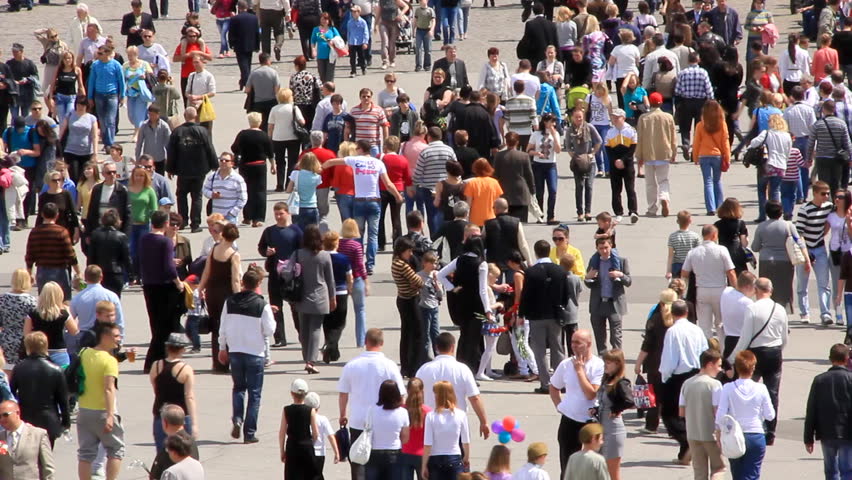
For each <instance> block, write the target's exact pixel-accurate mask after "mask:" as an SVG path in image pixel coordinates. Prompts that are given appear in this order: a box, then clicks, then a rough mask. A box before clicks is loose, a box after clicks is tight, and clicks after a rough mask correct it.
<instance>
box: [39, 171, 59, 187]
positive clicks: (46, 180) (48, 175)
mask: <svg viewBox="0 0 852 480" xmlns="http://www.w3.org/2000/svg"><path fill="white" fill-rule="evenodd" d="M54 175H59V181H60V182H63V180H64V178H63V176H62V172H59V171H56V170H51V171H49V172H47V173H45V174H44V178H43V179H42V181H43V182H44V183H45V184H47V185H50V182H52V181H53V179H52V178H51V177H53V176H54Z"/></svg>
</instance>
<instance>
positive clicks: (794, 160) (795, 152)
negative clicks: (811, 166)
mask: <svg viewBox="0 0 852 480" xmlns="http://www.w3.org/2000/svg"><path fill="white" fill-rule="evenodd" d="M807 166H808V164H807V163H805V158H804V157H802V152H800V151H799V149H798V148H796V147H792V148H791V149H790V158H788V159H787V170H784V177H783V178H782V179H781V181H784V182H798V181H799V168H805V167H807Z"/></svg>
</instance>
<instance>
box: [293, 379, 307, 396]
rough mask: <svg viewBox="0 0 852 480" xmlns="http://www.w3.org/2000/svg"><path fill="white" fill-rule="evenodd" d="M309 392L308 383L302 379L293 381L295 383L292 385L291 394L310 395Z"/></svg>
mask: <svg viewBox="0 0 852 480" xmlns="http://www.w3.org/2000/svg"><path fill="white" fill-rule="evenodd" d="M308 390H309V389H308V382H306V381H304V380H302V379H301V378H297V379H295V380H293V383H291V384H290V392H291V393H308Z"/></svg>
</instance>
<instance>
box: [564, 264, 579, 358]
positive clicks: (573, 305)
mask: <svg viewBox="0 0 852 480" xmlns="http://www.w3.org/2000/svg"><path fill="white" fill-rule="evenodd" d="M575 262H576V260H575V259H574V256H573V255H568V254H566V255H562V257H560V258H559V266H560V267H562V269H563V270H565V275H566V278H567V280H568V304H567V305H566V306H565V308H566V310H567V311H568V314H569V315H568V316H569V319H568V323H566V324H565V325H563V326H562V343H564V344H565V351H566V352H568V355H569V356H572V355H574V351H573V350H572V349H571V337H572V336H573V335H574V332H576V331H577V314H578V312H579V309H580V292H582V291H583V279H582V278H580V277H578V276H577V275H575V274H574V263H575Z"/></svg>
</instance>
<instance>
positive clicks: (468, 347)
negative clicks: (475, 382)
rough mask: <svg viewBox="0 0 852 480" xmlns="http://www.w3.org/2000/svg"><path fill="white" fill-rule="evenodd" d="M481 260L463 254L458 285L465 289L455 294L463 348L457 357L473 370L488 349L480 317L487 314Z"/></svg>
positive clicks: (459, 260)
mask: <svg viewBox="0 0 852 480" xmlns="http://www.w3.org/2000/svg"><path fill="white" fill-rule="evenodd" d="M481 263H482V260H481V259H479V258H478V257H474V256H471V255H465V254H462V255H460V256H459V257H458V258H456V272H455V282H454V283H455V285H456V286H457V287H461V290H460V291H459V292H457V293H456V294H455V299H454V302H453V303H454V304H455V305H454V308H453V309H454V310H455V317H456V322H455V323H457V325H458V326H459V347H458V352H457V353H456V358H458V360H459V361H460V362H462V363H464V364H465V365H467V366H468V367H470V369H471V370H472V371H476V370H477V369H478V368H479V361H480V358H481V357H482V352H484V351H485V346H484V345H483V343H482V320H481V319H480V318H477V314H479V315H485V309H484V308H483V306H482V300H480V298H479V265H480V264H481Z"/></svg>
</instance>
